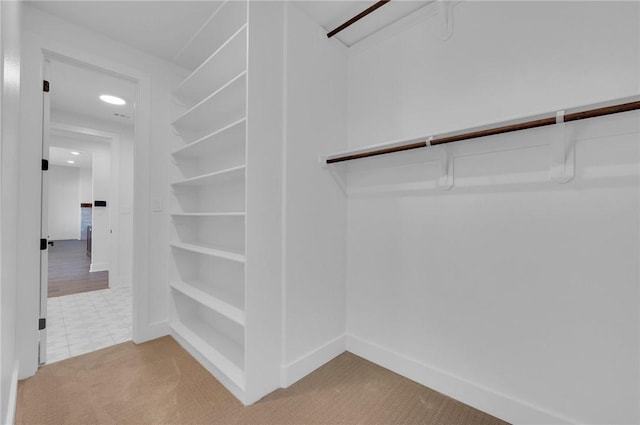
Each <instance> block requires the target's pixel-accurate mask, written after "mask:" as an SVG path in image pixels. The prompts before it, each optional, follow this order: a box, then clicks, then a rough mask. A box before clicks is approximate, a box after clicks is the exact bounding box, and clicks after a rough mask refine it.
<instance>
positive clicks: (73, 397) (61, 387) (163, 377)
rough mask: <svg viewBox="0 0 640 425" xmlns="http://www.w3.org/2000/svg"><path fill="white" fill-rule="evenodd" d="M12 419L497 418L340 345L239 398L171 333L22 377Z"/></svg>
mask: <svg viewBox="0 0 640 425" xmlns="http://www.w3.org/2000/svg"><path fill="white" fill-rule="evenodd" d="M16 423H17V424H19V425H20V424H32V425H35V424H39V425H46V424H55V425H63V424H73V425H84V424H136V425H141V424H175V425H187V424H216V425H218V424H220V425H221V424H234V425H235V424H250V425H256V424H265V425H267V424H269V425H280V424H291V425H294V424H295V425H302V424H309V425H310V424H332V425H338V424H367V425H372V424H404V425H411V424H438V425H445V424H446V425H455V424H464V425H471V424H486V425H493V424H504V423H505V422H503V421H501V420H499V419H496V418H494V417H492V416H489V415H487V414H485V413H482V412H480V411H478V410H476V409H474V408H472V407H469V406H467V405H465V404H462V403H460V402H457V401H455V400H453V399H451V398H448V397H446V396H443V395H442V394H440V393H437V392H435V391H432V390H430V389H428V388H425V387H423V386H421V385H419V384H416V383H415V382H413V381H410V380H408V379H406V378H403V377H401V376H399V375H397V374H395V373H393V372H390V371H388V370H386V369H383V368H381V367H379V366H376V365H375V364H373V363H370V362H368V361H366V360H364V359H362V358H360V357H358V356H355V355H353V354H350V353H344V354H342V355H340V356H338V357H337V358H335V359H334V360H332V361H331V362H329V363H327V364H326V365H324V366H323V367H321V368H320V369H318V370H316V371H315V372H313V373H312V374H310V375H309V376H307V377H305V378H304V379H302V380H301V381H299V382H297V383H296V384H294V385H292V386H291V387H289V388H287V389H281V390H278V391H275V392H273V393H271V394H270V395H268V396H266V397H265V398H263V399H262V400H260V401H259V402H258V403H256V404H254V405H252V406H248V407H244V406H242V404H240V402H238V401H237V400H236V399H235V398H234V397H233V396H232V395H231V394H230V393H229V392H228V391H227V390H225V389H224V387H223V386H222V385H220V384H219V383H218V382H217V381H216V380H215V379H214V378H213V377H212V376H211V375H210V374H209V373H208V372H207V371H206V370H205V369H203V368H202V366H200V364H198V363H197V362H196V361H195V360H194V359H193V358H192V357H191V356H190V355H189V354H188V353H187V352H186V351H184V350H183V349H182V348H181V347H180V346H179V345H178V344H177V343H176V342H175V341H174V340H173V339H172V338H171V337H164V338H160V339H157V340H154V341H150V342H147V343H144V344H140V345H135V344H133V343H132V342H126V343H123V344H119V345H116V346H113V347H109V348H105V349H103V350H100V351H96V352H93V353H89V354H85V355H83V356H80V357H75V358H72V359H69V360H64V361H61V362H59V363H55V364H52V365H48V366H44V367H43V368H41V369H40V370H39V371H38V373H37V374H36V375H35V376H34V377H31V378H29V379H27V380H24V381H21V382H20V384H19V390H18V408H17V421H16Z"/></svg>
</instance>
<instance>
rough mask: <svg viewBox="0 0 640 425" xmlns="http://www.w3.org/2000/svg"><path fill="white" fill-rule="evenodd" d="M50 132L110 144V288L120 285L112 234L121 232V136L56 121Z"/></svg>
mask: <svg viewBox="0 0 640 425" xmlns="http://www.w3.org/2000/svg"><path fill="white" fill-rule="evenodd" d="M49 131H50V134H61V135H72V136H90V137H95V138H100V139H104V143H108V144H109V152H110V155H111V164H110V165H109V173H110V175H111V176H110V179H111V188H110V190H109V207H110V208H109V227H110V229H111V230H113V233H110V234H109V287H112V286H113V285H117V284H120V283H121V282H120V277H121V276H120V263H119V262H118V255H117V253H118V240H117V238H115V237H112V234H115V235H116V236H118V235H119V233H118V232H119V231H120V207H121V202H120V201H121V200H120V190H119V182H120V174H119V172H120V168H119V167H120V164H119V158H120V135H118V134H117V133H111V132H108V131H102V130H97V129H94V128H88V127H81V126H76V125H70V124H63V123H59V122H54V121H51V122H50V125H49ZM134 167H135V165H134ZM134 172H135V169H134ZM129 278H130V276H129Z"/></svg>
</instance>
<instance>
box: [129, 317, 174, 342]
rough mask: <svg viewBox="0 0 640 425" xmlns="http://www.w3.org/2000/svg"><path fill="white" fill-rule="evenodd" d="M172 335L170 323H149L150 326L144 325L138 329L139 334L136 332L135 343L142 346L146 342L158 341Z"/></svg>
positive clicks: (165, 321) (166, 321) (164, 321)
mask: <svg viewBox="0 0 640 425" xmlns="http://www.w3.org/2000/svg"><path fill="white" fill-rule="evenodd" d="M170 333H171V328H170V327H169V321H168V320H163V321H161V322H154V323H149V324H148V325H146V326H145V325H142V326H140V327H139V328H138V329H137V332H136V331H135V330H134V335H133V342H135V343H136V344H141V343H143V342H146V341H151V340H152V339H157V338H160V337H163V336H167V335H169V334H170Z"/></svg>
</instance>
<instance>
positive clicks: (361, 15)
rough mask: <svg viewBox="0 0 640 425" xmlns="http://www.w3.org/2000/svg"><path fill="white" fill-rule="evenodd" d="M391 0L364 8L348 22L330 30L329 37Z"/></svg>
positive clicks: (384, 0)
mask: <svg viewBox="0 0 640 425" xmlns="http://www.w3.org/2000/svg"><path fill="white" fill-rule="evenodd" d="M389 1H391V0H381V1H379V2H376V3H374V4H373V5H372V6H369V7H368V8H367V9H365V10H363V11H362V12H360V13H358V14H357V15H356V16H354V17H353V18H351V19H349V20H348V21H347V22H345V23H344V24H342V25H340V26H339V27H337V28H335V29H333V30H331V31H329V32H328V33H327V38H331V37H333V36H334V35H336V34H337V33H339V32H340V31H342V30H343V29H345V28H347V27H348V26H350V25H352V24H354V23H356V22H358V21H359V20H360V19H362V18H364V17H365V16H367V15H368V14H370V13H371V12H373V11H375V10H376V9H378V8H380V7H382V6H384V5H385V4H387V3H389Z"/></svg>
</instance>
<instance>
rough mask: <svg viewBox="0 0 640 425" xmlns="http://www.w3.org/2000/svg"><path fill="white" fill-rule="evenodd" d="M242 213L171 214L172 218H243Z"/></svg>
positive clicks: (243, 214)
mask: <svg viewBox="0 0 640 425" xmlns="http://www.w3.org/2000/svg"><path fill="white" fill-rule="evenodd" d="M245 215H246V213H244V212H201V213H171V216H173V217H244V216H245Z"/></svg>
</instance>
